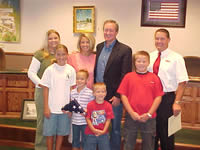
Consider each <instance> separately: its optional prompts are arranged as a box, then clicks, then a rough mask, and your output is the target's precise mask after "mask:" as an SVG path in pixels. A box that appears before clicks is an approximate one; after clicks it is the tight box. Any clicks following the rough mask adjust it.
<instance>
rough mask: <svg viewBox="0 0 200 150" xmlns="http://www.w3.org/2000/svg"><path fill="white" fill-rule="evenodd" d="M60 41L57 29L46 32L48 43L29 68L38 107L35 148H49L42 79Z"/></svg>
mask: <svg viewBox="0 0 200 150" xmlns="http://www.w3.org/2000/svg"><path fill="white" fill-rule="evenodd" d="M59 43H60V35H59V33H58V32H57V31H55V30H53V29H51V30H49V31H48V32H47V34H46V43H45V46H44V48H42V49H41V50H38V51H36V52H35V54H34V56H33V58H32V61H31V64H30V66H29V69H28V77H29V78H30V79H31V80H32V81H33V83H34V84H35V95H34V99H35V103H36V109H37V130H36V137H35V150H44V149H47V146H46V139H45V137H44V136H43V120H44V104H43V90H42V88H41V85H40V81H41V78H42V75H43V73H44V71H45V69H46V68H47V67H48V66H49V65H51V64H52V61H53V60H55V51H56V47H57V45H58V44H59Z"/></svg>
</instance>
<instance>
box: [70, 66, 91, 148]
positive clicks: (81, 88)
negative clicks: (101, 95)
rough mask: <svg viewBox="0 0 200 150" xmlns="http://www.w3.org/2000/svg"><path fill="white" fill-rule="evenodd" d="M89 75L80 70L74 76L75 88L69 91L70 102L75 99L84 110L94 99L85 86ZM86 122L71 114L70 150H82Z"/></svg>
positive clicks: (82, 117) (77, 114) (82, 118)
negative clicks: (71, 136)
mask: <svg viewBox="0 0 200 150" xmlns="http://www.w3.org/2000/svg"><path fill="white" fill-rule="evenodd" d="M88 77H89V73H88V71H87V70H84V69H81V70H79V71H78V72H77V74H76V88H75V89H73V90H72V91H71V100H74V99H76V100H77V101H78V103H79V104H80V105H81V106H82V107H83V108H84V109H86V108H87V104H88V103H89V102H90V101H92V100H93V99H94V96H93V92H92V90H91V89H89V88H88V87H87V86H86V85H87V80H88ZM86 125H87V123H86V120H85V117H84V115H83V114H80V113H75V112H73V113H72V133H73V134H72V135H73V138H72V150H79V149H81V148H83V146H84V143H85V133H84V132H85V128H86Z"/></svg>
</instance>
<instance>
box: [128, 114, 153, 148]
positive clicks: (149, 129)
mask: <svg viewBox="0 0 200 150" xmlns="http://www.w3.org/2000/svg"><path fill="white" fill-rule="evenodd" d="M138 131H140V133H141V137H142V150H154V143H155V135H156V119H155V118H154V119H149V120H147V121H146V122H145V123H143V122H139V121H135V120H133V119H132V118H131V117H130V115H128V114H127V115H126V120H125V124H124V150H133V149H134V147H135V144H136V139H137V135H138Z"/></svg>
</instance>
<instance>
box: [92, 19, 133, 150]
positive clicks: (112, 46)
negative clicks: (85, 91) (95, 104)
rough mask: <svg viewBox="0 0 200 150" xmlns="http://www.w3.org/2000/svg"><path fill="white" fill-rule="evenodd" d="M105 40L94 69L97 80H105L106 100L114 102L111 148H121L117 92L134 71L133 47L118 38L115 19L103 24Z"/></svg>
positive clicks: (117, 26) (119, 104)
mask: <svg viewBox="0 0 200 150" xmlns="http://www.w3.org/2000/svg"><path fill="white" fill-rule="evenodd" d="M103 32H104V39H105V41H104V42H102V43H100V44H98V45H97V53H96V62H95V69H94V78H95V82H104V83H105V84H106V88H107V95H106V97H105V100H107V101H109V102H110V103H112V106H113V112H114V119H112V120H111V123H112V131H111V137H110V144H111V150H120V143H121V133H120V128H121V118H122V109H123V107H122V104H121V102H120V94H119V93H117V89H118V87H119V84H120V82H121V80H122V78H123V77H124V75H125V74H126V73H128V72H131V71H132V49H131V48H130V47H129V46H127V45H125V44H123V43H120V42H119V41H118V40H117V38H116V37H117V34H118V32H119V25H118V23H117V22H116V21H114V20H106V21H105V22H104V25H103Z"/></svg>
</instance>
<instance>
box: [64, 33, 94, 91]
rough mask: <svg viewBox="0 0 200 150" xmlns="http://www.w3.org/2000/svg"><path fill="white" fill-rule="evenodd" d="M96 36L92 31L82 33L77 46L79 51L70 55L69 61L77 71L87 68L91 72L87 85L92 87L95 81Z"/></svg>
mask: <svg viewBox="0 0 200 150" xmlns="http://www.w3.org/2000/svg"><path fill="white" fill-rule="evenodd" d="M94 46H95V38H94V36H93V35H92V34H90V33H84V34H80V36H79V39H78V43H77V48H78V50H79V52H77V53H72V54H70V55H69V57H68V59H67V62H68V64H70V65H72V66H73V67H74V69H75V70H76V71H78V70H80V69H85V70H87V71H88V72H89V78H88V82H87V87H88V88H92V85H93V82H94V77H93V76H94V64H95V58H96V54H94V51H93V50H94Z"/></svg>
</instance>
